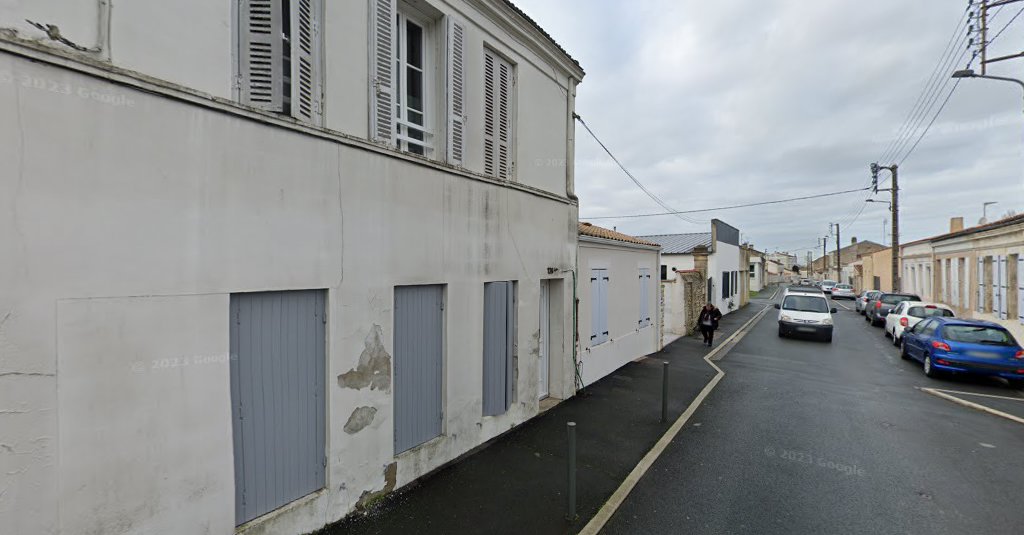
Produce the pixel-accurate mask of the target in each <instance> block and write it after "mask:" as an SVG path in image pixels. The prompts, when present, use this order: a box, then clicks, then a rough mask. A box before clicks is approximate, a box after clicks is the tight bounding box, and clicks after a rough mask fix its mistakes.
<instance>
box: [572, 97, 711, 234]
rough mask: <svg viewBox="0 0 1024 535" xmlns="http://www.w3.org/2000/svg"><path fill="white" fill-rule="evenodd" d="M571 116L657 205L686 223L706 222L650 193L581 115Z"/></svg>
mask: <svg viewBox="0 0 1024 535" xmlns="http://www.w3.org/2000/svg"><path fill="white" fill-rule="evenodd" d="M573 117H575V118H576V120H577V121H579V122H580V124H581V125H583V128H585V129H586V130H587V132H589V133H590V137H593V138H594V141H596V142H597V144H598V145H600V146H601V148H602V149H604V151H605V152H606V153H608V156H610V157H611V159H612V160H613V161H614V162H615V163H616V164H618V166H619V169H622V172H623V173H626V176H628V177H629V179H630V180H632V181H633V183H634V184H636V185H637V187H638V188H640V189H641V190H643V192H644V193H646V194H647V196H648V197H650V198H651V199H653V200H654V202H656V203H658V206H661V207H662V208H664V209H665V210H668V212H669V213H672V214H675V215H676V217H678V218H679V219H682V220H683V221H686V222H688V223H693V224H700V223H702V222H706V221H700V220H696V219H693V218H689V217H686V216H684V215H682V214H683V213H685V212H678V211H676V210H675V209H674V208H672V207H671V206H669V205H668V204H666V203H665V201H663V200H661V199H660V198H659V197H658V196H657V195H655V194H654V193H651V191H650V190H649V189H647V188H646V187H644V185H643V184H641V183H640V181H639V180H637V179H636V177H635V176H633V173H630V172H629V170H628V169H626V167H625V166H624V165H622V162H620V161H619V159H618V158H616V157H615V155H614V154H612V151H610V150H608V147H606V146H605V144H604V143H602V142H601V140H600V139H598V137H597V134H595V133H594V131H593V130H591V129H590V127H589V126H587V123H585V122H584V121H583V118H582V117H580V116H579V115H578V114H576V113H573Z"/></svg>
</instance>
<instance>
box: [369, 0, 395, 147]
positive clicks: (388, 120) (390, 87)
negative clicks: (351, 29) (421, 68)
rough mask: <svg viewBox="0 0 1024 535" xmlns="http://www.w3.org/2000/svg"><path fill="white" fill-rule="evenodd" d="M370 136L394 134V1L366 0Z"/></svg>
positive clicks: (380, 138) (389, 138)
mask: <svg viewBox="0 0 1024 535" xmlns="http://www.w3.org/2000/svg"><path fill="white" fill-rule="evenodd" d="M370 10H371V12H370V19H371V20H370V139H371V140H373V141H376V142H378V143H384V144H386V145H389V146H390V145H392V144H393V143H394V137H395V87H394V86H395V83H394V82H395V80H394V78H395V76H394V71H393V63H394V60H395V59H394V58H395V50H394V49H395V35H394V33H395V0H370Z"/></svg>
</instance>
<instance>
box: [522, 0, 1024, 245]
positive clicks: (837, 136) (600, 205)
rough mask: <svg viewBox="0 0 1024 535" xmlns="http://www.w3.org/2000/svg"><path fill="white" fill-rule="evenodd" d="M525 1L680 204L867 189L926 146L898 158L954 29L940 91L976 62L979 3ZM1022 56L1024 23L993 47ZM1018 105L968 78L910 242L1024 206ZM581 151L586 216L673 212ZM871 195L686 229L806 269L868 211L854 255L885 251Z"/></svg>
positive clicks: (918, 157)
mask: <svg viewBox="0 0 1024 535" xmlns="http://www.w3.org/2000/svg"><path fill="white" fill-rule="evenodd" d="M514 1H515V2H516V4H517V5H518V6H519V7H521V8H522V9H523V10H524V11H525V12H526V13H527V14H529V15H530V16H531V17H533V18H534V19H535V20H537V21H538V22H539V23H540V25H541V26H542V27H544V28H545V29H546V30H547V31H548V32H549V33H550V34H551V35H552V36H554V38H555V39H556V40H557V41H558V42H559V43H560V44H562V46H563V47H565V48H566V50H568V51H569V53H570V54H572V55H573V57H575V58H576V59H577V60H579V61H580V63H581V64H582V65H583V67H584V69H585V70H586V71H587V76H586V77H585V78H584V80H583V83H582V84H581V85H580V87H579V91H578V98H577V102H576V111H577V113H579V114H580V115H581V116H582V117H583V120H585V121H586V122H587V124H588V125H589V126H590V127H591V128H592V129H594V131H595V133H596V134H597V135H598V137H600V138H601V139H602V141H604V142H605V144H606V145H608V147H609V148H610V149H611V151H612V152H613V153H615V155H616V156H617V157H618V158H619V159H620V160H621V161H622V162H623V164H624V165H625V166H626V167H627V168H628V169H629V170H630V171H631V172H632V173H633V174H634V175H635V176H636V177H637V178H638V179H639V180H640V181H641V182H642V183H644V185H646V186H647V187H648V188H649V189H650V190H652V191H653V192H654V193H655V194H656V195H657V196H659V197H660V198H662V199H663V200H664V201H665V202H666V203H667V204H668V205H670V206H671V207H673V208H675V209H676V210H696V209H702V208H713V207H719V206H728V205H733V204H743V203H748V202H758V201H766V200H774V199H782V198H789V197H798V196H804V195H813V194H818V193H827V192H832V191H841V190H848V189H854V188H859V187H864V186H866V185H868V183H869V182H870V174H869V172H868V165H869V164H870V163H871V162H872V161H876V160H880V159H881V158H882V157H883V156H886V160H885V161H884V163H893V162H899V161H900V160H901V159H903V157H904V154H905V153H907V152H908V151H909V149H910V145H912V144H913V141H915V140H916V138H917V136H916V135H915V136H913V139H910V140H909V142H907V143H905V144H903V147H904V148H903V149H902V150H899V151H898V152H899V153H898V154H896V155H895V156H890V155H887V154H886V153H887V149H888V148H889V147H890V146H891V145H892V144H893V142H894V140H897V139H900V137H901V136H898V134H899V133H900V129H901V127H902V126H903V125H904V122H905V120H906V119H907V117H908V114H910V112H911V110H912V108H913V106H914V105H915V103H916V102H917V101H918V99H919V97H920V96H921V95H922V91H923V90H924V89H925V87H926V84H927V83H928V81H929V79H930V77H931V76H932V73H933V72H935V71H936V67H937V65H938V64H939V60H940V58H942V57H943V53H944V52H945V50H946V47H947V45H948V44H949V43H950V38H951V37H953V36H954V34H956V38H957V41H954V42H953V45H954V47H955V57H954V58H951V59H950V60H949V64H948V65H947V64H942V66H943V67H944V68H942V69H940V70H941V71H942V72H943V75H942V76H941V82H937V83H936V84H933V87H938V84H939V83H941V84H945V83H946V79H947V77H948V72H950V71H952V70H954V69H959V68H963V67H964V66H965V65H964V64H965V63H966V62H967V59H969V58H970V56H969V55H968V56H967V57H966V58H965V59H964V60H963V61H955V60H956V59H957V58H960V57H961V53H962V51H963V50H964V49H965V48H966V43H964V44H963V45H958V41H959V39H960V38H961V36H962V35H964V34H966V28H965V29H964V31H962V32H956V30H957V28H958V25H960V24H961V23H962V22H963V15H964V13H965V11H966V6H967V1H966V0H859V1H856V2H854V1H849V0H816V1H813V2H808V1H807V0H765V1H761V2H751V1H749V0H718V1H716V2H708V1H706V0H628V1H627V0H514ZM1021 6H1022V7H1024V4H1021ZM1020 9H1021V8H1019V7H1017V6H1016V5H1010V6H1007V7H1004V8H1003V9H1002V10H1001V12H998V11H997V12H995V13H994V14H993V16H992V17H991V18H990V25H991V27H993V28H995V29H996V30H998V29H1000V28H1002V27H1003V26H1004V25H1006V24H1007V23H1008V22H1010V21H1011V19H1012V18H1013V17H1014V15H1016V14H1017V13H1018V11H1020ZM964 24H966V23H964ZM989 35H990V37H991V36H992V35H993V34H992V33H990V34H989ZM1022 48H1024V15H1022V16H1020V17H1019V18H1017V19H1016V20H1014V22H1013V23H1012V24H1011V25H1009V26H1008V28H1007V29H1006V30H1005V32H1004V33H1003V34H1002V35H1000V36H999V37H998V39H996V40H995V41H994V42H993V44H992V45H991V53H992V54H993V55H1002V54H1009V53H1013V52H1017V51H1020V50H1021V49H1022ZM954 63H955V65H953V64H954ZM1022 70H1024V59H1022V60H1016V61H1007V62H1003V63H1001V64H999V65H996V66H993V67H991V68H990V69H989V74H1002V75H1006V76H1015V74H1014V73H1015V72H1016V73H1021V71H1022ZM1016 76H1022V77H1024V73H1021V74H1016ZM936 80H938V78H936ZM950 84H952V82H950ZM949 87H951V85H949V86H946V87H945V88H943V89H942V91H941V93H939V97H938V99H937V101H936V102H935V104H934V107H933V108H932V111H931V112H930V113H928V114H927V115H925V114H924V113H921V114H920V115H921V116H923V117H925V120H924V121H923V124H921V127H920V129H923V128H924V126H925V125H926V124H927V122H928V120H930V119H931V116H932V114H934V112H935V111H936V110H937V109H938V107H939V105H940V104H941V102H942V100H943V99H944V98H945V96H946V93H947V92H948V91H949ZM1021 98H1022V97H1021V90H1020V88H1018V87H1016V86H1014V85H1012V84H1009V83H1006V82H997V81H991V80H978V79H973V80H964V81H963V82H962V83H960V84H959V87H958V88H957V89H956V91H955V92H954V93H953V95H952V97H951V98H950V100H949V103H948V104H947V106H946V107H945V110H944V111H943V112H942V113H941V114H940V115H939V116H938V119H937V120H936V121H935V124H934V125H933V126H932V127H931V129H930V131H929V132H928V134H927V136H926V137H925V138H924V139H923V141H921V143H920V145H919V146H918V147H917V148H916V150H914V151H913V152H912V153H911V154H910V155H909V157H907V158H906V160H905V161H904V162H903V164H902V165H901V166H900V194H901V195H900V198H901V218H900V222H901V226H902V228H901V233H900V234H901V240H902V241H904V242H906V241H910V240H915V239H918V238H923V237H927V236H931V235H934V234H939V233H942V232H945V231H946V230H947V229H948V225H949V218H950V217H954V216H964V218H965V221H967V222H968V224H974V223H977V221H978V219H979V218H980V217H981V210H982V203H983V202H985V201H998V202H999V204H998V205H995V206H993V207H989V219H993V218H994V217H993V215H994V216H996V217H998V216H1001V215H1003V214H1005V213H1006V212H1007V211H1009V210H1016V211H1018V212H1022V211H1024V150H1022V149H1024V114H1022V108H1024V104H1022V100H1021ZM929 101H930V99H928V100H925V102H926V103H927V102H929ZM920 129H919V130H918V131H920ZM576 148H577V152H576V187H577V193H578V194H579V197H580V215H581V219H586V218H588V217H599V216H619V215H626V214H646V213H656V212H661V211H663V209H661V208H660V207H659V206H658V205H657V204H655V203H654V201H652V200H651V199H650V198H648V197H647V196H646V195H645V194H644V193H643V192H642V191H640V190H639V189H638V188H637V187H636V186H634V185H633V184H632V183H631V182H630V180H629V178H628V177H627V176H625V175H624V174H623V173H622V171H620V170H619V169H618V168H617V166H616V165H615V163H614V162H613V161H612V160H611V159H610V158H609V157H608V156H607V155H606V154H604V152H603V151H602V150H601V148H600V146H598V144H597V143H596V142H594V140H593V139H592V138H590V137H589V135H588V134H587V133H586V131H585V130H583V129H582V128H577V141H576ZM892 152H893V151H892V150H889V153H890V154H891V153H892ZM882 176H883V177H887V176H888V175H887V173H886V172H883V175H882ZM883 179H884V178H883ZM868 196H869V194H868V192H864V193H852V194H847V195H842V196H835V197H828V198H824V199H816V200H810V201H800V202H793V203H786V204H779V205H769V206H764V207H758V208H743V209H736V210H720V211H714V212H703V213H699V214H692V215H690V216H689V217H690V218H692V219H696V220H703V221H707V220H709V219H711V218H712V217H716V218H719V219H722V220H723V221H725V222H727V223H730V224H732V225H733V226H736V227H738V228H739V229H740V231H741V232H742V236H743V239H745V240H748V241H750V242H752V243H753V244H755V245H756V246H757V247H758V248H762V249H768V250H776V249H778V250H790V251H793V252H797V253H798V254H800V256H801V258H803V256H804V255H805V253H806V251H807V250H815V251H818V254H819V255H820V250H821V249H820V247H817V248H815V245H816V241H817V238H819V237H822V236H825V235H826V234H827V233H828V228H829V223H831V222H841V223H842V222H848V221H853V220H854V217H855V216H857V214H858V212H862V213H860V215H859V216H858V217H856V220H855V221H853V224H852V226H851V225H847V226H844V227H843V228H842V239H843V242H844V244H845V243H849V240H850V238H851V237H854V236H855V237H857V238H858V239H860V240H865V239H870V240H873V241H876V242H881V241H882V229H883V224H882V222H883V220H886V219H888V217H889V212H888V206H887V205H885V204H866V205H865V203H864V202H863V201H864V199H865V198H867V197H868ZM876 198H879V199H887V198H888V194H887V193H880V194H879V195H877V196H876ZM862 207H863V208H864V209H863V211H861V208H862ZM593 221H594V223H596V224H600V225H602V226H607V227H613V226H614V227H617V228H618V230H619V231H622V232H627V233H631V234H657V233H672V232H700V231H706V230H707V229H708V228H709V224H708V223H706V222H699V223H696V224H694V223H689V222H686V221H683V220H681V219H679V218H677V217H675V216H661V217H648V218H635V219H604V220H596V219H595V220H593ZM886 243H888V242H886ZM829 248H830V250H831V249H832V248H834V238H832V239H831V245H830V247H829Z"/></svg>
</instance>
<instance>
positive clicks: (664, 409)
mask: <svg viewBox="0 0 1024 535" xmlns="http://www.w3.org/2000/svg"><path fill="white" fill-rule="evenodd" d="M661 370H662V374H661V421H662V423H664V422H667V421H668V361H667V360H666V361H665V362H662V363H661Z"/></svg>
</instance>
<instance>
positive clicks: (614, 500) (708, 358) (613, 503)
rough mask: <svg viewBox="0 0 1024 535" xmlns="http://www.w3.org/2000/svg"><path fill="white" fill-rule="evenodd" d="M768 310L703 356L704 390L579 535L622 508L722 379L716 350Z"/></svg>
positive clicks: (592, 531)
mask: <svg viewBox="0 0 1024 535" xmlns="http://www.w3.org/2000/svg"><path fill="white" fill-rule="evenodd" d="M768 310H769V307H765V308H763V309H761V310H760V311H759V312H758V313H757V314H755V315H754V317H752V318H750V319H749V320H747V322H746V323H744V324H743V326H741V327H740V328H739V329H736V332H734V333H732V334H731V335H729V337H728V338H726V339H725V340H724V341H723V342H722V343H721V344H720V345H719V346H718V347H716V348H715V349H713V350H711V351H710V352H708V354H707V355H704V361H705V362H707V363H708V365H710V366H711V367H712V368H714V369H715V372H716V374H715V376H714V377H712V378H711V381H710V382H709V383H708V384H707V385H705V386H704V389H703V390H701V391H700V394H697V397H696V399H694V400H693V402H692V403H690V406H689V407H687V408H686V410H685V411H683V414H681V415H679V418H678V419H676V421H675V422H673V423H672V426H671V427H669V428H668V431H665V434H664V435H662V436H661V438H660V439H658V442H656V443H655V444H654V447H652V448H651V450H650V451H648V452H647V455H644V457H643V459H640V462H639V463H638V464H637V465H636V467H634V468H633V470H632V471H631V472H630V473H629V475H628V476H626V479H625V480H624V481H623V482H622V484H621V485H619V488H617V489H615V492H614V493H613V494H612V495H611V497H609V498H608V501H606V502H605V503H604V505H602V506H601V509H599V510H598V511H597V514H596V515H594V517H593V518H591V519H590V522H587V525H586V526H583V529H581V530H580V531H579V534H580V535H597V533H598V532H600V531H601V529H602V528H604V526H605V524H607V523H608V521H609V520H611V518H612V515H614V514H615V511H617V510H618V509H619V507H620V506H621V505H622V502H624V501H625V500H626V497H627V496H629V493H630V492H632V490H633V487H635V486H636V484H637V483H639V482H640V479H641V478H642V477H643V476H644V474H646V473H647V470H648V469H650V467H651V466H652V465H653V464H654V461H656V460H657V459H658V457H660V456H661V454H662V452H664V451H665V448H667V447H668V445H669V444H670V443H671V442H672V440H673V439H674V438H675V437H676V435H678V434H679V431H681V430H682V429H683V425H685V424H686V421H687V420H689V419H690V416H693V413H695V412H697V408H698V407H700V404H701V403H703V402H704V398H706V397H707V396H708V394H710V393H711V391H712V390H714V389H715V386H716V385H718V382H719V381H721V380H722V377H724V376H725V372H724V371H722V369H721V368H719V367H718V366H716V365H715V363H714V362H712V359H713V358H714V357H715V356H716V355H717V354H718V353H719V352H720V351H723V350H724V349H725V348H728V347H730V345H729V344H730V342H732V341H733V340H734V339H736V340H737V341H738V340H739V339H740V338H742V337H743V336H745V335H746V334H747V332H748V331H749V329H750V327H751V325H753V324H754V323H756V322H757V321H759V320H760V319H761V318H763V317H764V315H765V313H766V312H767V311H768Z"/></svg>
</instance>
